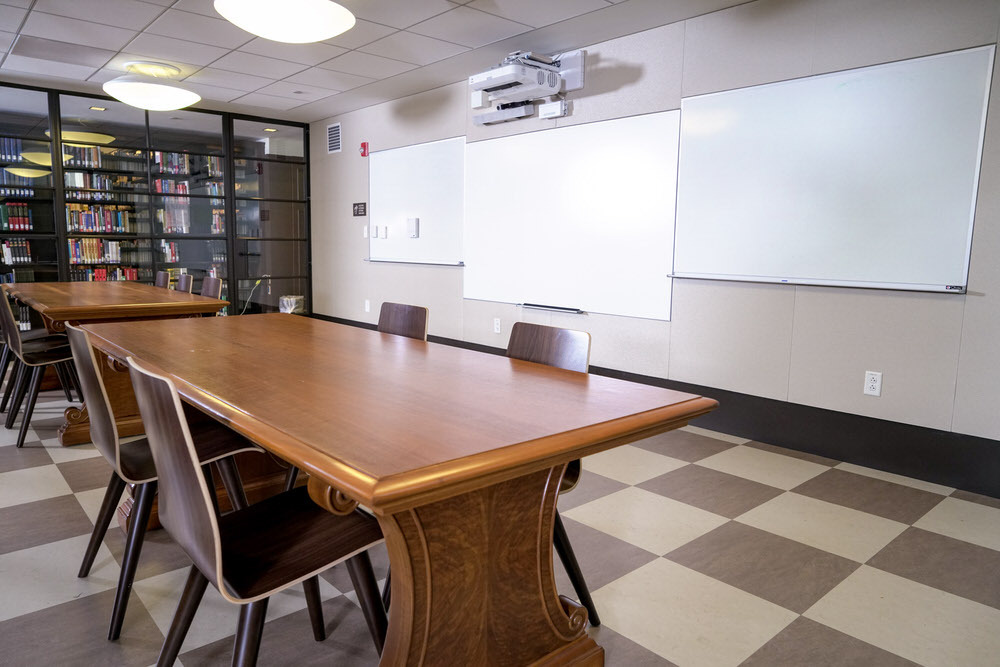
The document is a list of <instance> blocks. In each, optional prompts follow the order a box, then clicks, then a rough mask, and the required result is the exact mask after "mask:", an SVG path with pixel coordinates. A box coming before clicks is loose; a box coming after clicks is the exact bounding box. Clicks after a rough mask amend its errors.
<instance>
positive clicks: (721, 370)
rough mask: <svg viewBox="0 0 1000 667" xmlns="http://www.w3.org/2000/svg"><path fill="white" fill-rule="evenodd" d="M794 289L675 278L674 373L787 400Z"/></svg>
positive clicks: (673, 376)
mask: <svg viewBox="0 0 1000 667" xmlns="http://www.w3.org/2000/svg"><path fill="white" fill-rule="evenodd" d="M794 291H795V290H794V288H792V287H790V286H788V285H764V284H756V283H737V282H724V281H715V280H674V292H673V307H672V310H673V314H672V316H671V323H670V361H669V363H670V379H672V380H679V381H681V382H692V383H694V384H702V385H707V386H709V387H718V388H719V389H730V390H732V391H739V392H743V393H746V394H753V395H755V396H764V397H766V398H775V399H779V400H785V399H786V398H787V395H788V371H789V368H788V350H789V347H790V346H791V339H792V310H793V307H794V301H795V295H794Z"/></svg>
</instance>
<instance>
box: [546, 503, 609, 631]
mask: <svg viewBox="0 0 1000 667" xmlns="http://www.w3.org/2000/svg"><path fill="white" fill-rule="evenodd" d="M552 542H553V543H554V544H555V546H556V553H558V554H559V560H561V561H562V563H563V567H565V568H566V574H568V575H569V580H570V581H571V582H572V583H573V590H575V591H576V594H577V595H578V596H579V597H580V603H581V604H582V605H583V606H584V607H586V608H587V619H588V620H589V621H590V624H591V625H592V626H594V627H595V628H596V627H598V626H599V625H600V624H601V617H600V616H598V615H597V607H595V606H594V601H593V599H591V597H590V589H589V588H587V582H586V581H585V580H584V578H583V572H581V571H580V564H579V563H577V562H576V554H575V553H573V547H572V546H571V545H570V543H569V535H567V534H566V528H565V527H564V526H563V522H562V517H560V516H559V512H556V522H555V529H554V531H553V533H552Z"/></svg>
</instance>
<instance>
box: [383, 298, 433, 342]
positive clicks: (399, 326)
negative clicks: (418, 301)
mask: <svg viewBox="0 0 1000 667" xmlns="http://www.w3.org/2000/svg"><path fill="white" fill-rule="evenodd" d="M378 330H379V331H381V332H382V333H391V334H396V335H397V336H406V337H407V338H416V339H418V340H427V309H426V308H424V307H423V306H410V305H407V304H405V303H390V302H388V301H386V302H385V303H383V304H382V309H381V310H380V311H379V314H378Z"/></svg>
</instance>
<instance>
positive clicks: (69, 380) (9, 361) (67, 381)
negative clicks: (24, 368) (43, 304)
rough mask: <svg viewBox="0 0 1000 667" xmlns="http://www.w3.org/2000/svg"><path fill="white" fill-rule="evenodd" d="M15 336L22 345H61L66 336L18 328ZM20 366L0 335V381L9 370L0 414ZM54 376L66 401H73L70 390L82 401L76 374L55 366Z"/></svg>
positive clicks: (12, 390) (40, 330) (0, 403)
mask: <svg viewBox="0 0 1000 667" xmlns="http://www.w3.org/2000/svg"><path fill="white" fill-rule="evenodd" d="M4 298H5V297H4ZM2 329H3V319H2V318H0V330H2ZM16 334H17V336H18V337H20V339H21V343H22V344H24V343H32V342H36V341H41V340H45V341H47V342H52V341H56V342H59V343H62V344H65V343H66V334H54V333H50V332H49V331H47V330H45V329H29V330H27V331H21V330H20V327H17V331H16ZM20 365H21V361H20V360H19V359H18V358H17V357H16V356H15V355H14V354H12V353H11V351H10V347H8V346H7V342H6V339H5V338H4V337H3V335H2V334H0V381H3V379H4V378H6V377H7V371H8V370H10V380H9V381H8V382H7V384H6V385H5V386H4V391H3V399H2V400H0V412H7V405H8V403H10V398H11V395H12V394H13V393H14V385H15V380H16V378H17V370H18V368H19V367H20ZM56 374H57V375H58V376H59V382H60V384H62V387H63V392H64V393H65V395H66V400H67V401H72V400H73V395H72V393H71V391H70V389H71V388H76V390H77V395H78V396H80V400H81V401H82V400H83V395H82V394H80V392H79V383H78V382H77V381H76V373H70V372H68V369H67V368H66V367H64V366H61V365H57V366H56Z"/></svg>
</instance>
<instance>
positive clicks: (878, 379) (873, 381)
mask: <svg viewBox="0 0 1000 667" xmlns="http://www.w3.org/2000/svg"><path fill="white" fill-rule="evenodd" d="M881 395H882V373H881V372H879V371H865V396H881Z"/></svg>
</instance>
